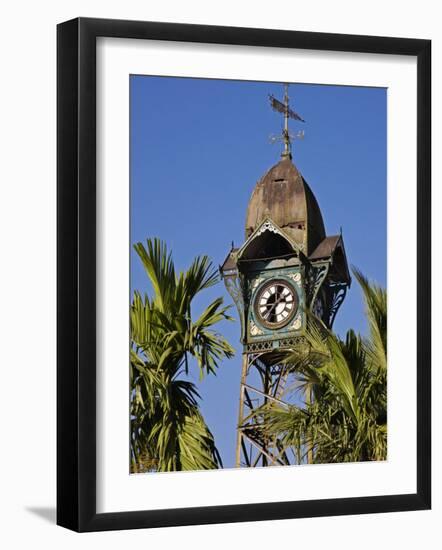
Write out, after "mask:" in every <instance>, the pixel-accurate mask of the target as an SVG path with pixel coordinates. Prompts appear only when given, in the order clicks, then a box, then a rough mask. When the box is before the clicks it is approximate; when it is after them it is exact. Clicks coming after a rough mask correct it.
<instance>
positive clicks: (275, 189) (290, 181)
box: [246, 158, 325, 255]
mask: <svg viewBox="0 0 442 550" xmlns="http://www.w3.org/2000/svg"><path fill="white" fill-rule="evenodd" d="M267 217H269V218H271V219H272V221H273V222H275V223H276V224H277V225H278V226H279V227H280V228H281V229H283V230H284V231H285V232H286V233H287V234H288V236H289V237H291V238H292V239H293V241H294V242H296V243H297V244H299V245H301V246H303V250H304V253H305V254H306V255H309V254H310V253H311V252H312V251H313V250H314V249H315V248H316V246H317V245H318V244H319V243H320V242H321V241H322V240H323V239H324V237H325V228H324V222H323V219H322V214H321V210H320V208H319V205H318V202H317V200H316V198H315V196H314V195H313V192H312V190H311V189H310V187H309V186H308V184H307V182H306V181H305V180H304V178H303V177H302V175H301V174H300V172H299V171H298V169H297V168H296V166H295V165H294V164H293V162H292V161H291V159H290V158H283V159H282V160H281V161H280V162H278V164H275V166H273V167H272V168H270V170H269V171H268V172H267V173H266V174H265V175H264V176H263V177H262V178H261V179H260V180H259V181H258V183H257V184H256V186H255V189H254V190H253V193H252V196H251V197H250V201H249V206H248V208H247V217H246V239H247V238H248V237H249V236H250V235H251V234H252V233H253V231H254V230H255V229H256V228H257V227H258V225H259V224H260V223H261V222H262V221H263V220H264V219H265V218H267Z"/></svg>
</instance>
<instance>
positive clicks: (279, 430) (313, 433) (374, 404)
mask: <svg viewBox="0 0 442 550" xmlns="http://www.w3.org/2000/svg"><path fill="white" fill-rule="evenodd" d="M354 274H355V276H356V279H357V280H358V282H359V284H360V286H361V288H362V291H363V295H364V301H365V305H366V316H367V320H368V324H369V336H368V338H362V337H361V336H360V335H357V334H355V333H354V331H352V330H349V331H348V332H347V335H346V338H345V341H342V340H340V339H339V338H338V337H337V336H336V335H334V334H333V333H332V332H331V331H329V330H327V329H326V328H325V327H324V326H323V325H322V324H321V325H320V324H318V323H317V322H316V323H315V322H312V323H310V325H311V328H310V329H309V332H308V334H307V344H306V346H305V348H304V349H300V350H297V351H294V352H291V353H290V354H289V355H288V357H287V358H286V362H287V364H288V365H289V366H290V369H291V371H292V372H293V373H294V374H295V375H296V377H297V378H298V383H299V384H300V388H301V390H302V391H303V392H304V393H305V395H307V396H310V395H311V397H312V399H306V400H305V401H306V402H305V404H304V405H300V406H296V405H288V406H287V407H284V406H282V405H279V404H274V403H273V404H271V405H270V404H269V405H267V406H266V410H265V411H260V414H263V415H264V416H265V418H266V421H267V423H268V430H269V433H270V434H272V435H278V436H279V437H282V438H283V441H284V444H285V445H287V446H290V447H292V449H293V450H294V453H295V456H296V458H297V462H298V463H302V462H306V461H307V459H309V460H308V461H309V462H313V463H331V462H360V461H367V460H385V459H386V456H387V294H386V291H385V290H384V289H382V288H380V287H379V286H377V285H374V284H372V283H370V282H369V281H368V280H367V279H366V278H365V277H364V276H363V275H362V274H361V273H360V272H359V271H358V270H354Z"/></svg>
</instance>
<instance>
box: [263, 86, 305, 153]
mask: <svg viewBox="0 0 442 550" xmlns="http://www.w3.org/2000/svg"><path fill="white" fill-rule="evenodd" d="M269 99H270V105H271V107H272V109H273V110H274V111H277V112H278V113H282V114H283V115H284V129H283V131H282V134H280V135H279V136H270V141H271V142H272V143H275V142H276V141H283V142H284V151H283V152H282V153H281V156H282V158H290V159H291V158H292V140H294V139H296V138H298V139H303V138H304V130H300V131H299V132H298V133H297V134H295V135H294V134H291V133H290V132H289V118H293V119H294V120H298V121H299V122H305V120H304V119H303V118H301V117H300V116H299V115H298V113H295V111H293V110H292V109H290V105H289V85H288V84H284V103H282V102H281V101H279V100H278V99H276V98H275V97H274V96H273V95H271V94H269Z"/></svg>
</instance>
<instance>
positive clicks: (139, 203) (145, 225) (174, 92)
mask: <svg viewBox="0 0 442 550" xmlns="http://www.w3.org/2000/svg"><path fill="white" fill-rule="evenodd" d="M269 93H270V94H274V95H275V97H277V98H282V95H283V87H282V85H281V84H279V83H269V82H245V81H228V80H206V79H188V78H169V77H150V76H137V75H133V76H131V78H130V101H131V117H130V124H131V127H130V137H131V143H130V168H131V247H132V244H133V243H135V242H138V241H145V240H146V238H148V237H159V238H161V239H162V240H164V241H165V242H166V243H167V245H168V247H169V249H170V250H172V253H173V258H174V261H175V265H176V267H177V268H178V269H185V268H186V267H188V266H189V264H190V263H191V261H192V259H193V258H194V257H195V256H197V255H199V254H207V255H208V256H210V258H211V259H212V260H213V263H214V265H216V266H218V265H219V264H221V263H222V262H223V260H224V258H225V256H226V254H227V252H228V251H229V249H230V243H231V241H232V240H233V241H234V242H235V245H239V244H241V243H242V242H243V241H244V223H245V214H246V209H247V204H248V201H249V198H250V195H251V193H252V190H253V188H254V186H255V184H256V182H257V181H258V179H259V178H260V177H261V176H262V175H263V174H264V173H265V172H266V171H267V170H268V169H269V168H270V167H271V166H272V165H274V164H276V163H277V162H278V161H279V158H280V153H281V145H280V144H274V145H272V144H270V142H269V136H270V135H271V134H278V133H279V132H280V131H281V129H282V125H283V121H282V116H281V115H279V114H277V113H275V112H274V111H272V110H271V108H270V106H269V102H268V97H267V96H268V94H269ZM289 94H290V100H291V106H292V108H294V109H295V110H296V111H297V112H298V113H299V114H300V115H301V116H302V117H303V118H304V119H305V121H306V123H305V124H302V123H296V122H293V121H292V123H291V130H292V131H293V132H294V133H296V131H297V130H298V129H303V130H304V131H305V138H304V140H302V141H295V143H294V145H293V162H294V163H295V164H296V166H297V168H298V169H299V170H300V172H301V173H302V174H303V176H304V178H305V179H306V181H307V182H308V183H309V185H310V187H311V188H312V190H313V192H314V194H315V196H316V198H317V200H318V202H319V206H320V208H321V211H322V215H323V218H324V223H325V227H326V232H327V234H328V235H334V234H337V233H339V231H340V228H341V227H342V232H343V236H344V243H345V248H346V252H347V258H348V261H349V263H350V265H354V266H357V267H358V268H359V269H360V270H361V271H362V272H363V273H364V274H365V275H366V276H368V277H369V278H370V279H373V280H375V281H376V282H378V283H379V284H381V285H382V286H385V285H386V236H387V235H386V207H387V204H386V139H387V128H386V120H387V117H386V109H387V90H386V89H384V88H359V87H358V88H357V87H349V86H323V85H320V84H317V85H312V84H292V85H291V86H290V88H289ZM131 287H132V289H138V290H141V291H149V286H148V283H147V279H146V275H145V274H144V271H143V268H142V267H141V264H140V262H139V260H138V257H137V256H136V254H135V253H134V252H133V251H132V250H131ZM220 295H221V296H224V298H225V302H226V303H232V300H231V298H230V296H229V294H228V293H227V291H226V290H225V288H224V285H223V283H220V284H219V285H217V286H215V287H214V288H212V289H209V290H207V291H205V292H204V293H203V294H201V298H200V300H198V302H196V303H195V311H194V315H198V313H199V312H200V311H201V309H202V308H204V305H205V304H207V303H208V302H209V301H211V300H213V299H214V298H216V297H218V296H220ZM232 313H233V315H234V316H235V318H236V317H237V316H236V310H235V309H234V308H232ZM349 328H353V329H355V330H356V331H359V332H361V333H366V330H367V327H366V324H365V319H364V307H363V303H362V298H361V293H360V290H359V288H358V286H357V283H356V282H355V281H354V283H353V285H352V287H351V289H350V291H349V293H348V294H347V297H346V299H345V301H344V304H343V306H342V307H341V310H340V311H339V313H338V315H337V318H336V321H335V324H334V329H335V330H336V332H338V333H339V334H341V335H343V334H345V332H346V330H347V329H349ZM219 330H220V332H222V333H223V334H224V336H225V337H226V338H227V339H228V340H229V341H230V343H231V344H232V345H233V346H234V347H235V348H236V350H237V353H236V356H235V357H234V358H233V359H230V360H229V361H225V362H224V363H223V364H222V365H221V366H220V368H219V371H218V375H217V376H216V377H213V376H212V377H208V378H206V379H205V380H204V381H203V382H202V383H199V382H198V378H197V376H196V375H195V376H194V377H193V380H194V381H195V382H196V383H197V384H198V387H199V391H200V393H201V396H202V402H201V408H202V411H203V414H204V416H205V419H206V421H207V423H208V425H209V427H210V428H211V430H212V432H213V433H214V435H215V438H216V443H217V446H218V449H219V450H220V452H221V456H222V458H223V462H224V466H225V467H232V466H233V465H234V454H235V453H234V448H235V437H236V433H235V426H236V422H237V414H238V410H237V407H238V397H239V381H240V369H241V346H240V344H239V333H240V331H239V325H238V322H237V321H235V322H234V323H227V322H225V323H223V324H222V325H221V326H220V327H219ZM195 373H196V370H195Z"/></svg>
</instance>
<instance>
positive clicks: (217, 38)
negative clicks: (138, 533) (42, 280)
mask: <svg viewBox="0 0 442 550" xmlns="http://www.w3.org/2000/svg"><path fill="white" fill-rule="evenodd" d="M97 37H117V38H134V39H145V40H167V41H181V42H197V43H207V44H230V45H247V46H267V47H272V48H281V47H284V48H302V49H309V50H324V51H338V52H360V53H377V54H396V55H404V56H415V57H416V58H417V116H418V120H417V136H416V147H417V224H418V234H417V357H416V365H417V394H416V399H417V492H416V493H415V494H397V495H385V496H373V497H360V498H359V497H358V498H337V499H325V500H310V501H293V502H273V503H265V502H263V503H259V504H242V505H227V506H209V507H198V508H180V509H166V510H140V511H133V512H118V513H97V512H96V473H97V471H96V336H95V335H96V322H97V315H96V305H95V304H96V252H97V247H96V239H95V235H96V106H97V105H96V39H97ZM57 47H58V58H57V71H58V75H57V91H58V100H57V118H58V123H57V139H58V146H57V161H58V162H57V164H58V167H57V180H58V199H57V209H58V216H57V223H58V241H57V253H58V261H57V280H58V289H57V325H58V336H57V347H58V351H57V364H58V366H57V415H58V418H57V523H58V524H59V525H61V526H64V527H66V528H69V529H72V530H75V531H79V532H80V531H103V530H111V529H134V528H146V527H162V526H178V525H196V524H209V523H225V522H242V521H258V520H273V519H285V518H302V517H318V516H326V515H346V514H367V513H375V512H376V513H379V512H398V511H409V510H425V509H429V508H430V506H431V418H430V410H431V391H430V390H431V380H430V361H431V352H430V349H431V341H430V339H431V336H430V335H431V330H430V328H431V327H430V323H431V319H430V317H431V309H430V306H431V304H430V300H431V295H430V292H431V290H430V289H431V280H430V278H431V273H430V269H431V259H430V247H431V240H430V226H431V217H430V216H431V206H430V205H431V181H430V177H431V172H430V165H431V41H430V40H417V39H408V38H387V37H375V36H353V35H338V34H325V33H316V32H297V31H283V30H267V29H266V30H264V29H253V28H235V27H219V26H202V25H188V24H186V25H185V24H171V23H159V22H140V21H120V20H106V19H88V18H79V19H74V20H71V21H67V22H64V23H61V24H60V25H58V28H57Z"/></svg>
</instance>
